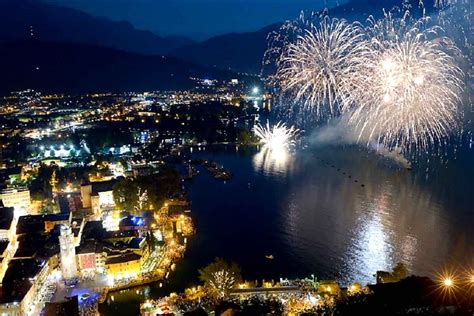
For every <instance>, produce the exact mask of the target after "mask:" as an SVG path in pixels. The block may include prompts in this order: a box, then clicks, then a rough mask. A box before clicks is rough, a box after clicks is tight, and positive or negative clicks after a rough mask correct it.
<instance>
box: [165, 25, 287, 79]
mask: <svg viewBox="0 0 474 316" xmlns="http://www.w3.org/2000/svg"><path fill="white" fill-rule="evenodd" d="M280 26H281V23H277V24H273V25H269V26H267V27H265V28H263V29H260V30H258V31H256V32H247V33H230V34H224V35H220V36H216V37H212V38H210V39H208V40H206V41H204V42H200V43H194V44H191V45H188V46H184V47H182V48H178V49H177V50H175V51H173V52H172V53H171V55H172V56H176V57H179V58H182V59H185V60H189V61H193V62H195V63H200V64H203V65H208V66H213V67H214V66H215V67H218V68H222V69H232V70H234V71H238V72H244V73H253V74H258V73H259V72H260V66H261V60H262V56H263V53H264V52H265V50H266V48H267V35H268V33H270V32H271V31H273V30H276V29H278V28H279V27H280Z"/></svg>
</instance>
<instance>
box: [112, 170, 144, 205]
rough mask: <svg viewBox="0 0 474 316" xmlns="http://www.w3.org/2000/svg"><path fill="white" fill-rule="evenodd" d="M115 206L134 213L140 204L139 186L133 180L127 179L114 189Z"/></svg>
mask: <svg viewBox="0 0 474 316" xmlns="http://www.w3.org/2000/svg"><path fill="white" fill-rule="evenodd" d="M112 194H113V196H114V202H115V205H117V206H118V207H119V208H121V209H123V210H124V211H126V212H128V213H132V212H133V211H134V210H135V207H136V205H137V203H138V185H137V183H136V182H135V181H134V180H133V179H132V178H126V179H123V180H122V181H120V182H118V183H117V184H116V185H114V187H113V189H112Z"/></svg>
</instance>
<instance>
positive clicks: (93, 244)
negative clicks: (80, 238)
mask: <svg viewBox="0 0 474 316" xmlns="http://www.w3.org/2000/svg"><path fill="white" fill-rule="evenodd" d="M106 258H107V253H106V252H105V251H104V250H103V247H102V244H101V243H99V242H97V241H96V240H93V239H91V240H87V241H86V242H84V243H83V244H81V245H80V246H79V247H77V248H76V259H77V260H76V261H77V264H78V268H79V271H80V273H81V274H82V275H83V276H84V275H93V274H96V273H104V272H105V260H106Z"/></svg>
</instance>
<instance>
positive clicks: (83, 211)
mask: <svg viewBox="0 0 474 316" xmlns="http://www.w3.org/2000/svg"><path fill="white" fill-rule="evenodd" d="M0 102H1V103H2V107H1V109H2V110H1V111H2V112H1V113H0V126H1V130H0V136H1V144H2V146H1V148H0V165H1V169H0V176H1V180H2V188H1V191H0V203H1V204H0V205H1V211H0V216H1V223H2V227H1V229H2V231H1V238H2V241H1V245H2V247H1V251H2V255H1V258H2V260H1V269H0V278H1V285H2V286H1V291H2V295H0V297H1V305H0V312H6V313H7V314H8V315H24V314H29V315H36V314H39V313H40V312H45V313H46V314H48V310H54V309H55V308H57V305H58V304H59V305H61V304H66V305H67V304H77V306H79V307H80V308H79V309H78V311H79V310H80V311H81V313H82V314H84V313H85V314H88V313H91V314H94V312H96V311H97V310H98V305H99V304H100V303H101V302H102V301H103V300H105V298H106V297H107V293H108V292H109V291H115V290H119V289H123V288H128V287H132V286H136V285H143V284H146V283H150V282H158V281H160V282H163V281H164V280H166V279H167V278H168V277H169V275H170V273H172V270H173V269H174V266H175V264H176V262H177V260H179V258H181V257H182V256H184V253H185V249H186V244H187V240H188V239H189V238H192V236H193V234H194V227H193V220H192V212H191V208H190V204H189V201H188V199H187V197H186V192H185V191H184V184H183V183H184V182H183V181H185V180H187V179H189V178H190V177H192V175H193V172H192V170H193V169H194V167H193V166H192V165H191V164H190V163H189V162H186V161H184V160H183V159H182V158H181V157H180V153H181V150H182V148H183V147H185V146H192V145H198V146H200V145H201V144H207V143H236V142H242V143H245V142H250V141H251V140H250V139H251V133H250V132H249V131H250V129H251V128H252V127H253V125H254V124H255V122H256V121H257V120H258V116H259V114H260V112H262V111H265V109H269V107H270V96H269V95H262V94H261V93H260V90H259V88H258V87H245V86H244V85H243V84H239V82H238V80H237V79H235V80H232V81H230V82H217V81H213V80H207V79H206V80H201V79H196V88H195V89H194V90H193V91H182V92H148V93H128V94H96V95H92V94H91V95H79V96H69V95H44V96H43V95H41V93H39V92H36V91H32V90H28V91H21V92H15V93H12V94H11V95H10V96H7V97H4V98H3V99H1V101H0ZM207 164H209V162H207ZM208 169H209V171H210V172H212V173H214V175H215V177H216V178H226V179H228V178H227V177H228V175H227V174H226V173H225V170H224V169H220V168H219V167H218V166H217V165H215V163H212V164H209V165H208ZM73 298H74V299H75V301H74V302H72V303H71V300H73Z"/></svg>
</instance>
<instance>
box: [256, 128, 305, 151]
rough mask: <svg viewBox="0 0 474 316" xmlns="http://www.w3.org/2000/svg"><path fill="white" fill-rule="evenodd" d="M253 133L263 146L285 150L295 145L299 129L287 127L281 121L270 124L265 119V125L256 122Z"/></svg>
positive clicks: (273, 149)
mask: <svg viewBox="0 0 474 316" xmlns="http://www.w3.org/2000/svg"><path fill="white" fill-rule="evenodd" d="M254 133H255V135H256V136H257V137H258V138H259V139H260V142H261V143H262V144H263V145H264V147H265V148H268V149H270V150H272V151H278V152H279V151H286V150H288V149H290V148H291V147H293V146H294V145H295V140H296V136H297V135H298V133H299V130H298V129H297V128H295V127H294V126H291V127H287V126H286V124H285V123H282V122H278V123H277V124H276V125H274V126H270V123H269V122H268V121H267V124H266V125H261V124H257V125H256V126H255V127H254Z"/></svg>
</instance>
